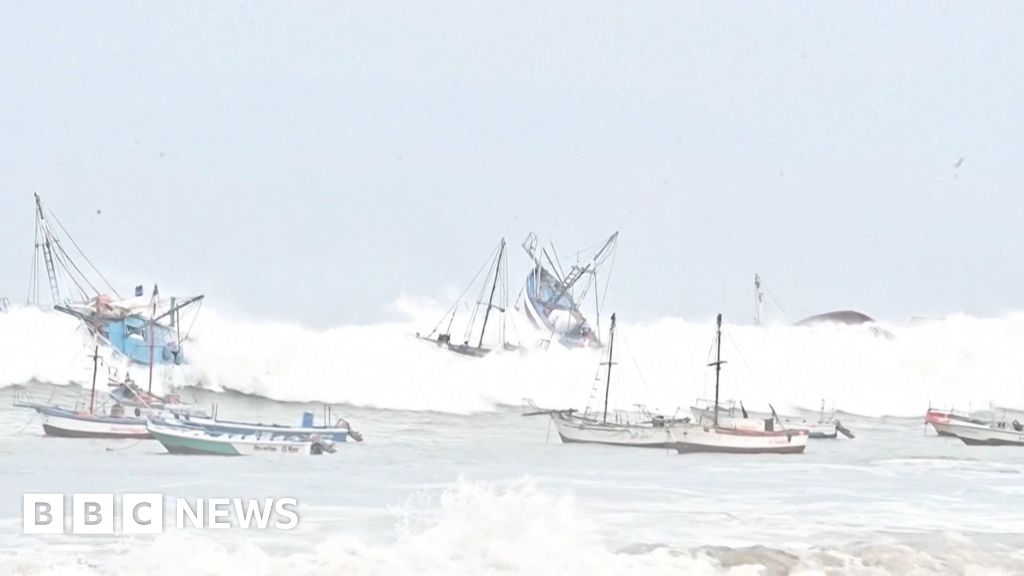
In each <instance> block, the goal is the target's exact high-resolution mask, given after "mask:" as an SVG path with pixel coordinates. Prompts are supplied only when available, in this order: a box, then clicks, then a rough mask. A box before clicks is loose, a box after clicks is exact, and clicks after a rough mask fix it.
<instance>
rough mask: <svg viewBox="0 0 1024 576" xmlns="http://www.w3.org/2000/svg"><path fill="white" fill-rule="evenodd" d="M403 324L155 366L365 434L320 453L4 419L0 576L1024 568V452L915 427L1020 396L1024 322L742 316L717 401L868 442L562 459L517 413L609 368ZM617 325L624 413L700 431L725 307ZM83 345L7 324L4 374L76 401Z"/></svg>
mask: <svg viewBox="0 0 1024 576" xmlns="http://www.w3.org/2000/svg"><path fill="white" fill-rule="evenodd" d="M407 311H408V314H407V315H408V316H409V318H408V320H403V321H395V322H391V323H382V324H375V325H365V326H341V327H338V328H334V329H324V330H319V329H311V328H306V327H302V326H297V325H287V324H279V323H266V322H256V321H240V320H237V319H231V318H226V317H222V316H219V315H218V314H217V313H216V312H210V311H204V312H203V317H202V319H201V321H200V322H197V324H196V327H195V331H194V334H193V338H192V341H191V342H189V343H188V345H187V348H186V350H185V354H186V355H187V356H188V357H189V359H190V362H191V365H190V366H188V367H185V368H175V369H172V370H170V371H165V370H159V371H158V376H160V380H161V381H164V380H168V381H170V380H173V381H174V382H175V383H176V384H177V385H179V386H182V388H181V393H182V395H183V396H184V397H185V399H186V400H192V401H195V402H197V403H198V404H200V405H204V406H207V405H213V404H216V405H217V408H218V412H219V414H220V415H221V416H222V417H225V418H232V419H239V420H244V419H253V420H259V421H263V422H269V421H278V422H295V423H297V422H298V421H299V419H300V417H301V413H302V412H303V411H311V412H314V413H315V414H318V415H319V414H320V412H321V409H322V408H321V406H322V403H324V402H329V403H331V404H332V410H333V414H334V415H336V416H339V415H340V416H344V417H345V418H346V419H347V420H349V421H350V422H351V423H352V425H353V427H354V428H356V429H357V430H359V431H361V432H362V433H363V434H364V435H365V438H366V440H365V442H362V443H354V442H349V443H347V444H345V445H341V446H339V449H338V452H337V453H336V454H333V455H329V456H324V457H318V458H299V459H295V458H292V459H289V460H288V461H287V462H282V461H279V460H275V459H270V458H267V459H264V458H211V457H190V456H171V455H167V454H164V450H163V449H162V448H161V446H160V445H159V444H158V443H157V442H155V441H148V440H146V441H103V440H73V439H61V438H48V437H44V436H43V435H42V430H41V426H40V424H39V418H38V417H37V416H34V413H32V412H31V411H28V410H24V409H17V408H13V407H11V406H10V405H9V404H10V403H9V402H4V403H3V405H2V406H0V429H2V430H3V434H2V435H0V495H2V498H0V574H12V575H13V574H17V575H36V574H39V575H43V574H47V575H58V574H59V575H72V574H74V575H79V574H82V575H84V574H118V575H120V574H124V575H136V574H151V575H162V574H192V575H198V574H211V575H213V574H218V575H220V574H225V575H230V574H246V575H260V574H268V575H269V574H295V575H302V574H531V575H534V574H583V573H586V574H592V575H601V574H744V575H746V574H751V575H753V574H758V575H781V574H1024V449H1017V448H998V447H969V446H965V445H963V444H962V443H960V442H959V441H958V440H955V439H946V438H939V437H936V436H935V433H934V431H931V430H929V429H927V428H926V427H925V425H924V423H923V414H924V412H925V410H926V409H927V408H928V407H929V405H932V406H943V407H949V406H953V407H957V408H961V409H965V410H967V409H976V408H987V407H988V406H989V404H990V403H995V404H998V405H1008V406H1018V407H1019V406H1024V355H1021V354H1020V353H1019V347H1020V342H1022V341H1024V340H1022V337H1024V315H1022V314H1015V315H1008V316H1006V317H1003V318H987V319H983V318H973V317H969V316H964V315H951V316H948V317H944V318H935V319H927V320H917V321H913V322H898V323H889V324H884V325H883V326H882V328H883V329H882V330H879V329H874V330H873V329H872V328H871V327H869V326H814V327H792V326H786V325H769V326H765V327H754V326H732V325H727V326H726V327H725V337H724V338H725V339H724V341H723V357H724V358H725V359H726V360H728V362H729V363H728V364H727V365H726V366H725V368H724V369H723V372H722V378H723V380H722V393H723V396H724V397H726V398H736V399H742V400H743V401H744V403H745V405H746V406H747V407H749V408H751V409H756V410H761V409H765V408H766V407H767V404H768V403H771V404H772V405H773V406H774V407H775V408H776V409H778V410H779V411H780V412H784V413H801V414H808V415H813V414H814V412H815V411H816V410H817V409H818V408H819V407H820V405H821V403H822V402H823V401H824V403H825V404H826V406H828V407H829V408H832V407H833V406H834V407H835V408H836V409H838V410H839V411H840V412H839V414H838V415H839V417H840V418H841V420H842V421H843V423H844V425H846V426H847V427H848V428H850V429H851V430H853V432H855V433H856V436H857V437H856V439H853V440H850V439H838V440H820V441H819V440H811V442H810V444H809V447H808V449H807V451H806V453H804V454H802V455H785V456H777V455H746V456H738V455H716V454H689V455H679V454H676V453H674V452H670V451H665V450H657V449H654V450H645V449H623V448H611V447H601V446H580V445H564V444H561V443H560V442H559V440H558V437H557V434H556V433H555V432H554V430H553V428H552V427H551V426H550V424H549V421H548V419H547V418H546V417H543V416H538V417H523V416H522V413H523V412H524V409H523V408H522V406H523V405H524V401H525V399H527V398H528V399H531V400H532V401H533V402H535V403H536V404H538V405H540V406H545V407H552V408H555V407H557V408H564V407H577V408H583V407H585V406H587V405H589V406H590V407H591V408H594V407H596V406H597V405H598V404H597V403H598V402H603V394H604V380H603V374H599V373H598V371H597V365H598V363H599V362H600V361H602V356H601V352H599V351H595V350H566V349H563V348H560V347H558V346H552V347H551V348H550V349H549V350H548V351H547V352H542V351H533V350H531V351H530V352H528V353H526V354H522V355H521V354H518V353H507V354H494V355H491V356H490V357H487V358H484V359H471V358H465V357H461V356H458V355H455V354H450V353H447V352H445V351H443V350H438V349H436V348H434V347H432V346H431V345H429V344H427V343H424V342H421V341H417V340H416V339H415V338H414V337H413V334H414V333H415V332H416V331H417V330H424V327H426V328H427V329H429V327H430V326H431V325H432V323H431V322H430V319H431V318H433V319H435V320H436V317H437V314H435V312H436V310H433V309H429V308H424V309H421V308H418V307H416V306H413V305H411V304H408V303H407ZM726 320H727V321H728V319H726ZM876 328H878V327H877V326H876ZM618 334H619V336H618V337H617V340H616V360H617V362H618V364H617V365H616V366H615V368H614V370H615V372H613V378H612V385H611V388H610V392H611V393H610V397H609V404H610V405H611V407H612V408H613V409H629V408H632V407H634V405H636V404H643V405H645V406H647V407H649V408H650V409H656V410H659V411H661V412H662V413H665V414H685V413H686V412H687V410H688V407H689V406H690V404H692V403H693V402H694V401H695V400H696V399H697V398H707V397H709V395H711V394H713V374H712V373H711V372H709V371H708V369H707V367H706V364H707V362H708V355H709V351H710V346H711V343H712V339H713V337H714V333H713V325H712V321H711V319H710V318H707V319H682V318H664V319H661V320H658V321H654V322H646V323H630V322H629V321H628V320H627V319H624V318H621V317H620V324H619V333H618ZM530 338H531V336H528V335H524V338H523V339H524V341H526V342H529V340H530ZM620 344H621V345H620ZM87 346H88V342H87V341H86V339H85V337H84V335H83V334H82V332H81V331H80V329H78V328H77V326H76V325H75V322H74V321H71V320H69V319H67V318H64V317H62V316H60V315H58V314H55V313H51V312H41V311H39V310H34V309H16V310H14V311H12V312H11V313H8V314H4V315H0V385H2V386H3V390H4V392H6V393H9V394H10V395H11V396H13V394H14V393H15V392H27V393H29V394H31V395H32V396H33V397H35V398H37V399H46V398H50V397H54V398H64V397H70V396H72V395H81V393H82V390H83V387H84V386H87V384H86V382H87V381H88V377H89V376H90V374H91V373H90V370H91V367H90V366H89V360H88V359H87V358H86V355H87V354H88V350H87ZM134 377H135V379H136V381H144V379H145V372H144V371H142V372H139V373H137V374H134ZM28 492H53V493H65V494H70V493H75V492H77V493H81V492H113V493H115V494H123V493H133V492H145V493H154V492H155V493H162V494H164V495H165V497H168V498H177V497H181V498H198V497H207V498H208V497H228V498H265V497H274V498H282V497H290V498H295V499H296V500H297V501H298V507H297V510H298V514H299V516H300V522H299V525H298V527H297V528H295V529H294V530H287V531H286V530H275V529H273V528H271V529H264V530H261V529H243V528H232V529H228V530H219V531H212V530H199V529H194V528H186V529H177V528H174V527H172V526H169V527H167V528H165V530H164V532H163V533H162V534H159V535H153V536H120V537H111V536H80V535H57V536H34V535H25V534H23V533H22V530H21V513H22V510H21V505H22V502H21V495H22V494H24V493H28Z"/></svg>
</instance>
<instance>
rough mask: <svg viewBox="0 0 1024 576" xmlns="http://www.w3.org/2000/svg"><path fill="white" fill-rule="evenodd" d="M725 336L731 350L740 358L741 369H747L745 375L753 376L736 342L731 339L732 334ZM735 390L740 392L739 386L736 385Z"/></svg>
mask: <svg viewBox="0 0 1024 576" xmlns="http://www.w3.org/2000/svg"><path fill="white" fill-rule="evenodd" d="M727 336H728V337H729V342H731V343H732V347H733V349H734V350H735V351H736V355H737V356H739V357H740V361H741V362H743V367H744V368H746V369H747V374H753V373H754V371H753V370H751V369H750V364H748V363H747V359H746V357H745V356H743V352H742V351H741V350H740V347H739V345H738V344H737V343H736V340H735V339H734V338H733V337H732V334H728V335H727ZM736 390H737V391H740V385H739V384H737V385H736Z"/></svg>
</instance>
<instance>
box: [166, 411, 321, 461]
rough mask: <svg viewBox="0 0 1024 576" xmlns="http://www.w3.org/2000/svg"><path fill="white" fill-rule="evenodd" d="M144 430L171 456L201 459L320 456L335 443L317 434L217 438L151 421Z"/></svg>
mask: <svg viewBox="0 0 1024 576" xmlns="http://www.w3.org/2000/svg"><path fill="white" fill-rule="evenodd" d="M146 429H147V430H148V431H149V433H150V434H151V435H152V436H153V438H155V439H156V440H157V441H158V442H160V444H162V445H163V447H164V448H166V449H167V451H168V452H170V453H171V454H191V455H204V456H273V457H281V456H319V455H321V454H332V453H334V452H335V450H336V449H335V445H334V442H333V441H331V440H328V439H326V438H322V437H320V436H318V435H316V434H313V435H307V436H305V437H303V438H294V439H293V438H287V437H284V436H281V435H279V434H264V433H254V434H220V433H215V432H207V431H206V430H202V429H197V428H193V427H189V426H175V425H171V424H169V423H168V422H167V421H166V420H160V419H152V420H149V421H148V422H147V423H146Z"/></svg>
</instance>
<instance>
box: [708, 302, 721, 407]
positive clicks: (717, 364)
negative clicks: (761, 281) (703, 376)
mask: <svg viewBox="0 0 1024 576" xmlns="http://www.w3.org/2000/svg"><path fill="white" fill-rule="evenodd" d="M715 340H717V348H718V351H717V352H716V353H715V361H714V362H712V363H711V364H709V366H714V367H715V426H718V380H719V376H720V375H721V373H722V364H723V362H722V315H721V313H719V315H718V334H717V335H716V337H715Z"/></svg>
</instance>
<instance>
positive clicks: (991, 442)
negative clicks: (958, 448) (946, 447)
mask: <svg viewBox="0 0 1024 576" xmlns="http://www.w3.org/2000/svg"><path fill="white" fill-rule="evenodd" d="M939 426H943V425H941V424H940V425H939ZM943 428H944V430H945V431H946V432H947V433H948V434H949V435H951V436H956V437H957V438H959V439H960V441H962V442H963V443H964V444H967V445H968V446H1024V430H1015V429H1013V428H1012V427H1006V428H1003V427H996V426H990V425H979V424H974V423H971V422H949V423H947V424H945V425H944V426H943ZM936 430H938V427H936Z"/></svg>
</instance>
